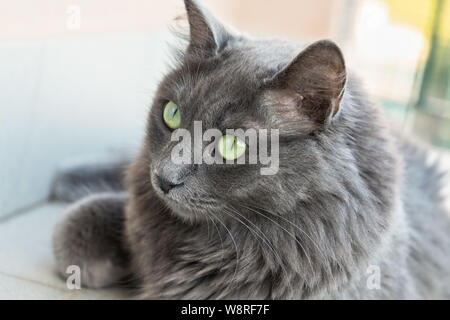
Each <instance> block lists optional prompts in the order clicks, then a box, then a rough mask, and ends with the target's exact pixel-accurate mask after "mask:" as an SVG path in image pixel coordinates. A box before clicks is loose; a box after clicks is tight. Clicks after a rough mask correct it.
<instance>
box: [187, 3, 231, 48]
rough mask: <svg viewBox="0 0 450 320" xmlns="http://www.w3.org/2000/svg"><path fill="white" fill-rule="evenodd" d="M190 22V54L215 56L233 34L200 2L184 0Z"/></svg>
mask: <svg viewBox="0 0 450 320" xmlns="http://www.w3.org/2000/svg"><path fill="white" fill-rule="evenodd" d="M184 4H185V7H186V12H187V16H188V21H189V32H190V42H189V47H188V52H189V53H193V54H199V55H214V54H216V53H217V52H219V51H220V50H221V49H222V48H223V47H224V45H225V44H226V42H227V41H228V40H229V39H230V38H231V34H230V33H229V32H228V31H227V30H226V29H225V27H224V26H223V25H222V23H221V22H220V21H219V20H218V19H217V18H215V17H214V16H213V15H212V14H211V12H209V10H208V9H206V8H204V7H203V6H202V5H201V4H200V3H199V1H198V0H184Z"/></svg>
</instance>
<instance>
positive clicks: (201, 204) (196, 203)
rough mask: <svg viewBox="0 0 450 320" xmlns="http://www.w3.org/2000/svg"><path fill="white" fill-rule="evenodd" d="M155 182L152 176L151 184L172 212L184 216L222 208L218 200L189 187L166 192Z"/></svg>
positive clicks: (179, 187) (184, 186) (181, 186)
mask: <svg viewBox="0 0 450 320" xmlns="http://www.w3.org/2000/svg"><path fill="white" fill-rule="evenodd" d="M155 180H156V179H155V178H154V177H153V176H152V178H151V182H152V185H153V188H154V190H155V192H156V194H157V195H158V196H159V198H160V199H161V200H162V201H163V202H164V203H165V204H166V205H167V206H168V207H169V208H170V209H172V211H174V212H175V213H178V214H180V215H182V216H185V215H187V214H189V215H197V214H207V213H208V212H214V211H216V210H218V209H219V208H220V207H221V205H220V203H219V202H218V201H217V200H216V199H213V198H211V197H208V196H207V195H205V194H200V193H199V192H198V191H192V190H191V189H190V188H189V186H186V185H180V186H178V187H176V188H172V189H171V190H170V191H168V192H165V191H163V190H162V189H161V188H160V187H159V186H158V182H157V181H155Z"/></svg>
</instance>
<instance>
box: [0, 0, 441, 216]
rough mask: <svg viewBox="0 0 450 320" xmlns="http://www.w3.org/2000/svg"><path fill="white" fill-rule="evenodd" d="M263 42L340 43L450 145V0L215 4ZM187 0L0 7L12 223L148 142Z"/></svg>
mask: <svg viewBox="0 0 450 320" xmlns="http://www.w3.org/2000/svg"><path fill="white" fill-rule="evenodd" d="M203 2H204V4H205V5H206V6H207V7H209V8H210V9H211V10H212V11H213V12H214V13H215V14H216V15H217V16H218V17H219V18H220V19H222V20H223V21H225V22H226V23H228V24H230V25H232V26H234V27H235V28H237V29H239V30H241V31H243V32H246V33H252V34H255V35H259V36H266V35H268V36H281V37H284V38H288V39H292V40H295V41H303V42H305V41H306V42H309V41H314V40H317V39H320V38H331V39H333V40H334V41H336V42H337V43H338V44H339V45H340V46H341V47H342V49H343V51H344V53H345V55H346V60H347V64H348V66H349V68H350V69H352V70H353V71H354V72H356V73H357V74H359V76H360V77H362V78H363V80H364V82H365V86H366V88H367V90H368V91H369V92H370V93H371V94H372V96H373V98H374V101H376V102H377V103H379V104H380V105H381V106H382V107H383V108H384V109H385V110H386V112H387V114H388V115H389V118H390V119H391V120H392V122H393V123H394V124H395V125H396V126H397V127H398V128H399V129H401V130H404V131H406V132H409V133H411V134H414V135H415V136H417V137H419V138H421V139H422V140H424V141H426V142H428V143H429V144H431V145H433V146H435V147H436V148H438V149H437V150H440V152H442V153H445V152H446V151H445V150H447V149H448V148H450V0H426V1H425V0H315V1H308V0H276V1H275V0H266V1H258V0H204V1H203ZM183 13H184V8H183V3H182V1H181V0H164V1H162V0H128V1H122V0H0V161H1V166H0V220H1V219H2V218H3V219H7V218H9V217H11V216H13V215H16V214H18V213H21V212H26V211H27V210H29V209H30V208H33V207H35V206H37V205H40V204H42V203H43V202H44V201H45V200H46V199H47V197H48V192H49V190H50V187H51V183H52V180H53V178H54V176H55V173H56V172H57V170H58V169H60V168H61V167H64V166H66V165H71V164H73V163H74V162H77V161H79V162H82V161H84V160H85V159H86V158H96V157H104V158H107V157H110V156H111V155H112V156H114V155H117V154H120V153H122V152H123V151H124V150H126V151H127V152H133V151H134V150H136V149H137V148H138V146H139V144H140V141H141V138H142V135H143V132H144V131H143V129H144V125H145V118H146V114H147V111H148V107H149V105H150V102H151V100H152V93H153V91H154V89H155V87H156V85H157V83H158V80H159V79H160V78H161V76H162V74H163V73H164V70H165V69H166V66H167V64H168V63H169V62H170V53H171V52H170V50H169V47H168V45H167V43H171V42H172V41H174V39H173V38H172V35H171V33H170V32H169V31H168V27H169V26H173V25H174V24H177V23H175V21H174V20H175V18H176V17H177V16H179V15H180V14H183Z"/></svg>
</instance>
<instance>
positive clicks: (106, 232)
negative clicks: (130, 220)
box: [53, 195, 128, 288]
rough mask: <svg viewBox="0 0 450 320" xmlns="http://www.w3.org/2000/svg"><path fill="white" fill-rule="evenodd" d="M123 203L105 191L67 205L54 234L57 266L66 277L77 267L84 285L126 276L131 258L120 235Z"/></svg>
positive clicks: (99, 285)
mask: <svg viewBox="0 0 450 320" xmlns="http://www.w3.org/2000/svg"><path fill="white" fill-rule="evenodd" d="M123 205H124V202H123V199H122V198H119V197H117V196H116V195H114V196H113V195H102V196H93V197H89V198H87V199H85V200H82V201H80V202H79V203H77V204H75V205H73V206H71V207H70V208H69V209H68V212H67V214H66V215H65V217H64V218H63V220H62V221H61V222H60V223H58V224H57V226H56V227H55V230H54V234H53V252H54V256H55V259H56V266H57V270H58V273H59V274H60V275H61V276H62V277H63V278H67V277H68V276H69V275H70V274H71V273H70V272H71V270H73V269H74V268H76V269H75V270H79V271H80V274H79V276H80V281H81V285H82V286H84V287H90V288H103V287H108V286H111V285H114V284H117V283H118V282H119V281H120V280H121V279H122V278H124V277H125V276H127V274H128V258H127V253H126V252H125V251H124V250H123V244H122V239H121V230H122V227H123V226H122V223H123ZM78 268H79V269H78Z"/></svg>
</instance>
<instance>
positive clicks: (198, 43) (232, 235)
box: [53, 0, 450, 299]
mask: <svg viewBox="0 0 450 320" xmlns="http://www.w3.org/2000/svg"><path fill="white" fill-rule="evenodd" d="M185 5H186V9H187V15H188V20H189V26H190V37H189V45H188V46H187V49H186V50H184V51H183V52H180V53H179V54H178V61H179V63H178V64H177V66H176V67H174V68H173V70H171V71H170V72H169V73H168V75H166V77H165V78H164V79H163V80H162V82H161V84H160V86H159V89H158V91H157V93H156V96H155V98H154V103H153V106H152V108H151V111H150V115H149V118H148V126H147V135H146V138H145V139H144V142H143V144H142V148H141V151H140V153H139V155H138V156H137V157H136V158H135V160H134V161H133V163H132V164H131V165H130V166H129V168H128V169H127V171H126V179H125V180H126V191H125V192H123V193H114V192H109V193H103V194H99V195H92V196H89V197H87V198H85V199H83V200H81V201H80V202H78V203H76V204H74V205H73V206H72V207H70V209H68V212H67V215H66V216H65V217H64V219H63V221H62V222H61V223H59V224H58V226H57V227H56V230H55V234H54V238H53V246H54V254H55V257H56V261H57V265H58V270H59V272H60V273H61V274H62V275H63V276H65V275H66V274H65V271H66V268H67V266H69V265H78V266H80V267H81V270H82V273H81V274H82V284H83V285H84V286H87V287H94V288H99V287H105V286H109V285H114V284H118V283H124V282H125V281H127V282H128V281H131V283H133V285H134V286H135V287H136V288H137V289H138V294H137V297H139V298H144V299H153V298H159V299H413V298H450V226H449V221H448V217H447V216H446V212H445V211H444V210H443V209H442V205H441V204H442V199H441V198H440V196H439V194H440V190H441V175H440V174H439V173H438V172H437V170H436V168H435V166H429V165H427V164H426V161H425V160H426V153H425V151H422V150H420V149H419V148H418V147H416V146H415V145H414V144H412V143H410V142H408V141H406V140H405V139H404V138H402V137H400V136H398V135H395V134H393V133H392V132H391V130H390V129H389V128H388V126H387V125H386V123H385V121H384V120H383V118H382V116H381V115H380V113H379V111H378V109H377V108H375V107H374V106H373V105H372V104H371V103H370V102H369V101H368V100H367V97H366V96H365V94H364V91H363V90H361V89H360V88H359V86H358V83H357V81H356V80H355V79H354V78H353V77H352V76H351V75H350V74H348V73H347V71H346V67H345V63H344V59H343V56H342V54H341V51H340V50H339V48H338V47H337V46H336V45H335V44H334V43H332V42H330V41H326V40H325V41H319V42H316V43H313V44H312V45H310V46H308V47H306V48H304V47H303V48H302V47H300V48H299V47H298V46H295V45H291V44H289V43H286V42H283V41H280V40H256V39H251V38H248V37H244V36H241V35H238V34H235V33H234V32H231V31H229V30H227V28H226V27H224V26H223V25H222V24H221V23H220V22H219V21H218V20H217V19H216V18H214V17H213V16H212V15H211V14H210V13H209V12H208V11H207V10H206V9H204V8H203V7H201V6H200V5H199V4H198V3H197V2H196V1H193V0H185ZM172 101H173V103H172ZM170 103H172V104H176V106H177V108H178V109H176V111H177V112H179V115H180V119H179V124H178V127H180V128H184V129H187V130H193V129H192V128H193V122H194V121H202V125H203V128H204V129H208V128H218V129H219V130H221V131H222V132H224V131H225V129H227V128H255V129H261V128H268V129H278V130H279V133H280V138H279V171H278V173H277V174H275V175H261V174H260V169H261V166H262V165H261V164H244V165H239V164H234V165H225V164H224V165H220V164H215V165H206V164H201V165H198V164H192V165H188V164H184V165H180V164H175V163H174V162H173V161H171V151H172V149H173V147H174V145H175V143H174V142H171V133H172V131H173V130H172V129H171V125H170V122H167V121H166V122H165V118H164V119H163V115H164V114H165V111H166V108H167V106H168V105H169V104H170ZM172 116H173V117H175V113H173V114H172ZM174 119H175V118H174ZM211 152H212V153H214V152H215V150H211ZM85 172H89V174H88V175H86V174H85V175H84V178H86V179H87V180H89V179H91V180H95V179H96V176H95V174H94V173H93V172H91V171H89V170H87V171H85ZM70 174H72V175H73V173H69V175H70ZM73 176H76V177H78V178H77V179H78V180H77V179H62V180H61V181H65V183H71V184H72V186H65V187H62V188H60V189H61V190H65V192H69V193H70V191H71V190H73V191H74V192H76V189H77V187H76V186H75V185H76V184H82V183H83V181H79V180H80V179H81V177H83V174H80V175H78V176H77V175H76V174H75V175H73ZM110 176H111V175H110ZM94 184H95V183H94ZM69 198H73V197H70V196H69Z"/></svg>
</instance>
